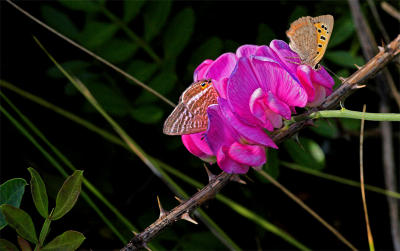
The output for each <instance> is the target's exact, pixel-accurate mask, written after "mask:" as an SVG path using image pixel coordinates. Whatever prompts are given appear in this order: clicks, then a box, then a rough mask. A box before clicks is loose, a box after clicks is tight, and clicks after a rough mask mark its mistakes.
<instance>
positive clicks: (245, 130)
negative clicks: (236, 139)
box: [218, 98, 278, 148]
mask: <svg viewBox="0 0 400 251" xmlns="http://www.w3.org/2000/svg"><path fill="white" fill-rule="evenodd" d="M218 104H219V106H220V109H221V114H222V115H223V116H224V118H225V120H226V124H228V125H230V126H232V127H233V128H234V129H235V130H236V132H237V133H238V134H239V135H240V137H244V138H245V140H246V141H248V142H249V143H254V144H261V145H264V146H267V147H272V148H278V147H277V146H276V144H275V142H274V141H273V140H272V139H271V138H270V137H269V136H268V134H266V133H265V132H264V130H263V129H262V128H260V127H258V126H257V127H255V126H249V125H247V124H245V123H243V122H242V121H240V120H239V119H238V118H237V117H236V116H235V115H234V114H233V112H232V111H231V109H230V108H229V104H228V102H227V101H226V100H225V99H221V98H220V99H218Z"/></svg>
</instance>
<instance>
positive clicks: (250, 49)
mask: <svg viewBox="0 0 400 251" xmlns="http://www.w3.org/2000/svg"><path fill="white" fill-rule="evenodd" d="M258 47H259V46H258V45H252V44H245V45H242V46H240V47H239V48H238V49H237V50H236V56H237V57H238V58H241V57H250V56H252V55H254V54H255V53H256V51H257V49H258Z"/></svg>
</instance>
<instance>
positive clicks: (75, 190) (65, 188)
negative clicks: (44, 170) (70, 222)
mask: <svg viewBox="0 0 400 251" xmlns="http://www.w3.org/2000/svg"><path fill="white" fill-rule="evenodd" d="M82 179H83V171H75V172H74V173H73V174H72V175H71V176H69V177H68V178H67V179H66V180H65V182H64V184H63V185H62V187H61V188H60V190H59V191H58V194H57V199H56V207H55V208H54V212H53V213H52V215H51V216H50V217H51V219H52V220H58V219H60V218H61V217H63V216H64V215H65V214H66V213H68V212H69V211H70V210H71V209H72V208H73V207H74V205H75V203H76V201H77V200H78V197H79V194H80V193H81V187H82Z"/></svg>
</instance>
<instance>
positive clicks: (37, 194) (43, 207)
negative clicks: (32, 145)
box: [28, 167, 49, 218]
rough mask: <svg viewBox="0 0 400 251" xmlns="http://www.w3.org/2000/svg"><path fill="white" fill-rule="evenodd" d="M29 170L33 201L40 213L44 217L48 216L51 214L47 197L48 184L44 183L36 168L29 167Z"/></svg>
mask: <svg viewBox="0 0 400 251" xmlns="http://www.w3.org/2000/svg"><path fill="white" fill-rule="evenodd" d="M28 171H29V172H30V173H31V192H32V198H33V203H34V204H35V207H36V209H37V210H38V212H39V214H40V215H41V216H43V218H47V216H48V215H49V209H48V206H49V201H48V199H47V192H46V186H45V185H44V182H43V180H42V178H41V177H40V175H39V173H38V172H37V171H36V170H35V169H33V168H32V167H29V168H28Z"/></svg>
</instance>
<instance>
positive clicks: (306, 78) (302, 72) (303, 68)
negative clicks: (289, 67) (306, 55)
mask: <svg viewBox="0 0 400 251" xmlns="http://www.w3.org/2000/svg"><path fill="white" fill-rule="evenodd" d="M312 71H313V70H312V69H311V67H310V66H308V65H299V66H298V67H297V76H298V77H299V80H300V83H301V84H302V86H303V87H304V89H305V90H306V92H307V96H308V100H307V103H310V102H313V101H314V99H315V87H314V85H313V83H312V80H311V74H312Z"/></svg>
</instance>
